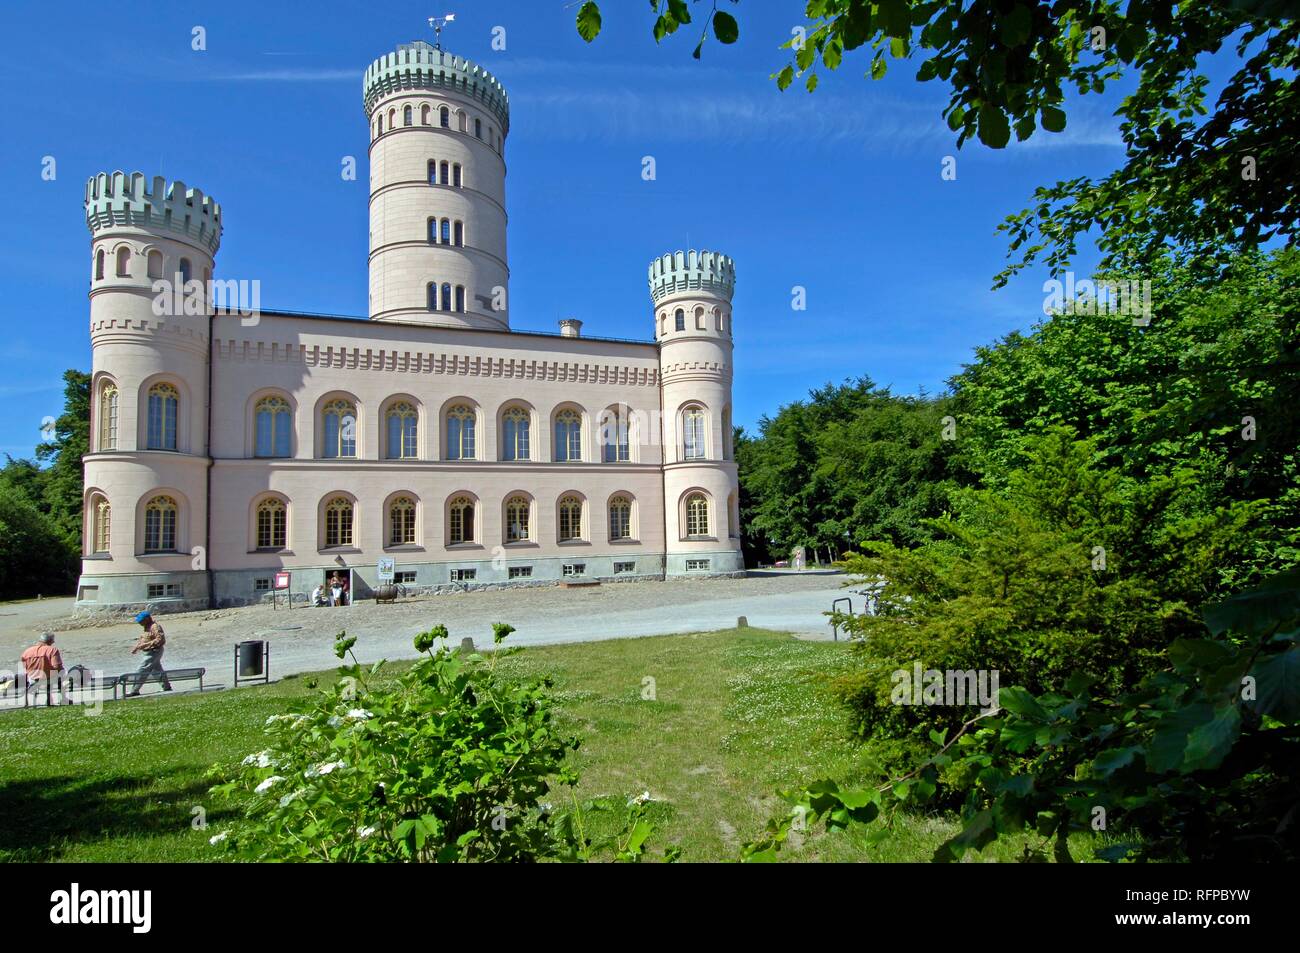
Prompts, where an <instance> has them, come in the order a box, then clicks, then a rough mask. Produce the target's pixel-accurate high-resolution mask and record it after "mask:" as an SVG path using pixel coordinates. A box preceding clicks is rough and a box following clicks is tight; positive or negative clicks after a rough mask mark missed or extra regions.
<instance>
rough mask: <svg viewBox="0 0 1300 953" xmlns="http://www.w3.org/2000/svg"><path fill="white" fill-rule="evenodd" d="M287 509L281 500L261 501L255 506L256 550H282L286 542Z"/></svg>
mask: <svg viewBox="0 0 1300 953" xmlns="http://www.w3.org/2000/svg"><path fill="white" fill-rule="evenodd" d="M288 524H289V520H288V508H287V507H286V506H285V505H284V501H283V500H278V499H275V498H274V497H273V498H271V499H267V500H263V501H262V502H261V503H258V504H257V548H258V549H284V547H285V545H286V543H287V541H288Z"/></svg>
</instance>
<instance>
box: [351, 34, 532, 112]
mask: <svg viewBox="0 0 1300 953" xmlns="http://www.w3.org/2000/svg"><path fill="white" fill-rule="evenodd" d="M361 89H362V93H363V96H364V104H365V108H366V119H367V120H368V119H369V118H370V115H371V113H372V112H373V110H374V108H375V103H376V102H377V101H378V100H379V99H380V98H382V97H383V96H386V95H388V94H389V93H393V92H396V91H398V90H402V89H432V90H447V91H452V92H455V93H456V94H457V95H459V96H462V97H465V98H467V99H472V100H474V101H476V102H478V103H480V104H481V105H482V106H483V107H484V108H485V109H487V110H489V111H490V112H491V113H492V114H493V115H495V116H496V117H497V120H498V121H499V122H500V123H501V131H502V133H505V132H507V131H508V130H509V128H510V97H509V96H507V95H506V90H505V87H504V86H502V85H501V83H500V81H499V80H498V79H497V78H496V77H495V76H493V75H492V74H491V73H489V72H488V71H487V70H485V69H484V68H483V67H481V66H476V65H474V64H473V63H471V62H470V61H469V60H467V59H465V58H464V57H460V56H455V55H453V54H451V53H448V52H446V51H444V50H439V49H435V48H434V47H433V46H431V45H430V44H428V43H425V42H424V41H423V40H416V41H415V42H414V43H402V44H400V45H399V46H398V47H397V51H396V52H394V53H385V54H384V55H383V56H381V57H379V59H377V60H375V61H374V62H373V63H371V64H370V66H369V68H368V69H367V70H366V75H365V78H364V80H363V81H362V86H361Z"/></svg>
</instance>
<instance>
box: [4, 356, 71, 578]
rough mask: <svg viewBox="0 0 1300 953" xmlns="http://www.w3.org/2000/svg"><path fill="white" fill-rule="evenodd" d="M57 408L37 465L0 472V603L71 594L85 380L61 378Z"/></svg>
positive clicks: (13, 463) (10, 465)
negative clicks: (60, 406)
mask: <svg viewBox="0 0 1300 953" xmlns="http://www.w3.org/2000/svg"><path fill="white" fill-rule="evenodd" d="M63 381H64V391H63V394H64V407H63V413H62V414H60V415H59V417H58V419H57V420H56V421H55V423H54V432H53V434H52V437H53V439H51V440H49V441H47V442H45V443H42V444H40V445H39V446H37V448H36V460H15V459H14V458H12V457H10V458H8V460H6V462H5V465H4V466H3V467H0V524H2V526H0V533H2V534H3V538H0V550H3V555H0V560H3V562H0V599H19V598H25V597H29V596H35V595H39V594H44V595H50V594H56V593H58V594H61V593H66V592H70V591H71V589H72V587H73V586H74V585H75V583H76V579H77V562H78V559H79V557H80V554H81V510H82V495H83V494H82V483H83V478H82V463H81V458H82V456H84V455H85V453H86V452H87V451H88V449H89V446H90V376H89V375H88V374H83V373H82V372H80V371H75V370H70V371H67V372H65V373H64V375H63Z"/></svg>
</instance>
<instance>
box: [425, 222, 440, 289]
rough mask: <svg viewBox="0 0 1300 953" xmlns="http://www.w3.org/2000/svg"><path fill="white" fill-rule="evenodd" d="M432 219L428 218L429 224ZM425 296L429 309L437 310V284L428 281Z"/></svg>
mask: <svg viewBox="0 0 1300 953" xmlns="http://www.w3.org/2000/svg"><path fill="white" fill-rule="evenodd" d="M433 221H434V219H429V222H430V223H431V224H432V223H433ZM430 240H431V241H432V238H431V239H430ZM427 296H428V299H429V300H428V305H429V310H430V311H437V310H438V286H437V285H436V284H435V283H434V282H429V288H428V295H427Z"/></svg>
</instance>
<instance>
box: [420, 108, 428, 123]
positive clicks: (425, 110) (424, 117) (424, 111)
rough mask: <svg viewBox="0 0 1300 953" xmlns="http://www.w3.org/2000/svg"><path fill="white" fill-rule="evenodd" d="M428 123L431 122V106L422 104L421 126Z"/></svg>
mask: <svg viewBox="0 0 1300 953" xmlns="http://www.w3.org/2000/svg"><path fill="white" fill-rule="evenodd" d="M428 124H429V107H428V106H421V107H420V125H421V126H427V125H428Z"/></svg>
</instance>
